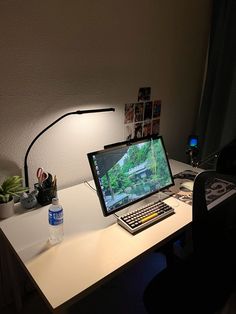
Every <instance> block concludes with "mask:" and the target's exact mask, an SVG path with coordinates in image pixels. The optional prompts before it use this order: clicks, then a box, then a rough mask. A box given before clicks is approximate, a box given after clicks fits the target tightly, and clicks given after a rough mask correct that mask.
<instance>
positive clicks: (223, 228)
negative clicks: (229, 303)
mask: <svg viewBox="0 0 236 314" xmlns="http://www.w3.org/2000/svg"><path fill="white" fill-rule="evenodd" d="M215 177H217V178H220V179H224V180H227V179H228V178H229V177H228V176H226V175H222V174H217V173H216V172H215V171H205V172H202V173H200V174H199V175H198V176H197V177H196V179H195V181H194V189H193V222H192V242H193V253H192V254H191V255H190V256H189V257H188V258H187V259H186V260H184V261H181V260H178V261H176V263H172V264H171V265H170V266H167V268H166V269H164V271H162V272H160V273H159V274H157V275H156V276H155V277H154V278H153V279H152V281H151V282H150V283H149V284H148V286H147V287H146V289H145V291H144V305H145V307H146V309H147V312H148V313H157V314H164V313H167V314H169V313H182V314H183V313H188V314H194V313H198V314H199V313H201V314H202V313H206V314H209V313H215V312H216V311H217V310H219V309H220V308H221V307H222V306H223V305H224V303H225V302H226V300H227V298H228V297H229V295H230V293H231V292H232V291H233V289H234V287H235V286H234V285H235V266H236V263H235V257H234V255H235V254H234V250H235V243H236V241H235V240H236V194H234V195H232V196H231V197H229V198H227V199H226V200H224V201H223V202H221V203H220V204H218V205H217V206H215V207H213V208H212V209H211V210H208V209H207V203H206V198H205V191H206V189H205V184H206V182H207V181H208V180H209V179H212V178H215ZM230 179H232V177H230ZM234 180H235V181H234V183H236V178H234Z"/></svg>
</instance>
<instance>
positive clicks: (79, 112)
mask: <svg viewBox="0 0 236 314" xmlns="http://www.w3.org/2000/svg"><path fill="white" fill-rule="evenodd" d="M106 111H115V109H114V108H104V109H90V110H77V111H72V112H68V113H65V114H64V115H63V116H61V117H60V118H58V119H56V120H55V121H54V122H52V123H51V124H49V126H47V127H46V128H45V129H43V130H42V131H41V132H40V133H39V134H38V135H37V136H36V137H35V138H34V139H33V141H32V142H31V144H30V145H29V147H28V149H27V151H26V154H25V159H24V176H25V186H26V187H28V185H29V178H28V166H27V158H28V155H29V152H30V149H31V147H32V146H33V145H34V143H35V142H36V141H37V139H38V138H39V137H40V136H41V135H42V134H43V133H44V132H46V131H47V130H48V129H50V128H51V127H52V126H53V125H54V124H56V123H57V122H59V121H60V120H62V119H64V118H65V117H67V116H69V115H72V114H84V113H96V112H106Z"/></svg>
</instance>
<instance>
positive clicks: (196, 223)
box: [192, 171, 236, 282]
mask: <svg viewBox="0 0 236 314" xmlns="http://www.w3.org/2000/svg"><path fill="white" fill-rule="evenodd" d="M215 178H217V179H220V180H226V181H229V182H233V183H234V184H236V177H232V176H230V175H224V174H219V173H217V172H216V171H204V172H202V173H200V174H198V175H197V177H196V178H195V181H194V187H193V224H192V238H193V248H194V252H195V254H196V257H197V258H196V261H197V262H198V263H200V264H201V267H204V268H205V266H206V265H208V267H206V269H207V271H209V269H210V271H212V274H215V273H217V272H218V274H219V277H222V278H224V279H225V281H226V282H227V280H228V278H229V277H231V276H232V280H233V276H234V274H235V270H234V268H236V260H235V248H236V193H235V194H233V195H231V196H230V197H228V198H226V199H225V200H223V201H222V202H220V203H219V204H218V205H216V206H214V207H213V208H211V209H210V210H209V209H208V207H207V202H206V197H205V195H206V184H207V183H208V182H209V180H213V179H215ZM235 192H236V191H235ZM230 280H231V279H230Z"/></svg>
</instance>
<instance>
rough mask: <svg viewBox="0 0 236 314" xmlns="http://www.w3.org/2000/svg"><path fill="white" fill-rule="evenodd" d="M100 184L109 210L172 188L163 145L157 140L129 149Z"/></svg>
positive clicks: (103, 177)
mask: <svg viewBox="0 0 236 314" xmlns="http://www.w3.org/2000/svg"><path fill="white" fill-rule="evenodd" d="M111 159H112V156H111ZM101 181H102V187H103V195H104V198H105V203H106V207H107V208H109V210H113V209H115V208H119V207H120V206H122V205H124V204H127V203H129V202H132V201H134V200H136V199H138V198H141V197H143V196H145V195H147V194H150V193H152V192H155V191H158V190H160V189H162V188H163V187H166V186H168V185H170V184H171V175H170V172H169V167H168V164H167V160H166V155H165V151H164V149H163V146H162V142H161V141H160V140H155V141H147V142H144V143H140V144H137V145H131V146H129V148H128V149H127V151H126V152H125V153H123V154H122V156H120V158H119V159H118V160H116V162H115V163H114V164H113V165H112V166H111V167H110V169H109V170H108V171H107V172H106V173H105V174H104V175H103V176H102V178H101Z"/></svg>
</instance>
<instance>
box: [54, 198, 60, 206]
mask: <svg viewBox="0 0 236 314" xmlns="http://www.w3.org/2000/svg"><path fill="white" fill-rule="evenodd" d="M52 204H53V205H58V204H59V199H58V198H57V197H54V198H53V199H52Z"/></svg>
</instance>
